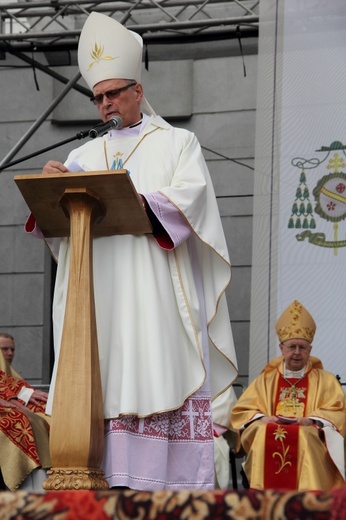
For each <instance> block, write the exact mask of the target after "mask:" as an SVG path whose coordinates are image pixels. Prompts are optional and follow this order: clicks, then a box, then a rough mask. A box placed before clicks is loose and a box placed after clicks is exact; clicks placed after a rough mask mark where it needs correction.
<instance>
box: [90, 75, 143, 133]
mask: <svg viewBox="0 0 346 520" xmlns="http://www.w3.org/2000/svg"><path fill="white" fill-rule="evenodd" d="M93 94H94V104H96V106H97V108H98V110H99V112H100V117H101V119H102V121H104V122H106V121H108V120H109V119H110V118H111V117H112V116H119V117H120V118H121V120H122V122H123V124H122V126H123V127H124V128H125V127H127V126H130V125H133V124H135V123H138V121H139V120H140V118H141V109H140V103H141V100H142V98H143V88H142V85H141V84H140V83H136V81H135V80H126V79H108V80H105V81H100V83H97V84H96V85H95V86H94V88H93Z"/></svg>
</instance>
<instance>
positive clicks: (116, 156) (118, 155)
mask: <svg viewBox="0 0 346 520" xmlns="http://www.w3.org/2000/svg"><path fill="white" fill-rule="evenodd" d="M156 130H159V127H158V126H157V127H156V128H154V129H153V130H151V131H150V132H147V133H146V134H144V135H142V137H141V138H140V140H139V141H138V143H137V144H136V146H135V147H134V148H133V149H132V151H131V152H130V153H129V155H128V156H127V157H126V159H125V161H123V160H122V159H121V156H122V155H123V153H122V152H120V151H118V152H116V153H115V154H113V157H114V160H115V162H116V165H117V167H116V168H115V169H116V170H121V169H122V168H123V167H124V166H125V163H127V161H128V160H129V159H130V157H132V155H133V154H134V153H135V151H136V150H137V148H138V147H139V145H140V144H141V143H142V142H143V140H144V139H145V138H146V137H147V135H150V134H152V133H153V132H156ZM111 142H112V141H106V140H105V141H103V153H104V156H105V161H106V167H107V170H108V171H110V170H111V169H110V167H109V162H108V156H107V143H111Z"/></svg>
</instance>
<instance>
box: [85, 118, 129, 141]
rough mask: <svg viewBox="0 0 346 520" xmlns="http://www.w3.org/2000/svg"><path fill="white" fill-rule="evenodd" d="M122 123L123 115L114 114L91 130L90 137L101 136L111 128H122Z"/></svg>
mask: <svg viewBox="0 0 346 520" xmlns="http://www.w3.org/2000/svg"><path fill="white" fill-rule="evenodd" d="M122 124H123V122H122V119H121V117H119V116H112V117H111V118H110V120H109V121H107V122H106V123H100V124H98V125H96V126H95V127H94V128H92V129H91V130H89V137H91V139H95V137H101V136H102V135H104V134H106V133H107V132H109V130H111V129H112V128H121V127H122Z"/></svg>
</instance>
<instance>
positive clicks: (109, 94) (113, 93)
mask: <svg viewBox="0 0 346 520" xmlns="http://www.w3.org/2000/svg"><path fill="white" fill-rule="evenodd" d="M135 85H137V81H133V82H132V83H129V84H128V85H125V86H124V87H120V88H116V89H114V90H107V91H106V92H104V93H103V94H96V96H92V97H91V98H90V101H91V102H92V103H94V105H101V103H102V102H103V96H106V98H107V99H109V100H110V101H113V99H116V98H117V97H118V96H119V94H120V92H124V90H127V89H128V88H130V87H134V86H135Z"/></svg>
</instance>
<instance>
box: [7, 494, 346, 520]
mask: <svg viewBox="0 0 346 520" xmlns="http://www.w3.org/2000/svg"><path fill="white" fill-rule="evenodd" d="M48 519H49V520H109V519H111V520H115V519H117V520H118V519H119V520H127V519H137V520H178V519H179V520H210V519H218V520H221V519H222V520H224V519H230V520H232V519H234V520H242V519H256V520H257V519H266V520H269V519H270V520H285V519H288V520H290V519H292V520H298V519H299V520H302V519H309V520H312V519H316V520H327V519H330V520H345V519H346V486H343V487H340V488H337V489H334V490H333V491H331V492H321V491H307V492H300V493H297V492H289V493H288V492H280V491H272V490H267V491H252V490H242V491H233V490H227V491H210V492H207V491H191V492H190V491H179V492H171V491H155V492H140V491H131V490H126V491H119V490H118V491H116V490H110V491H85V490H74V491H49V492H42V493H37V492H36V493H30V492H25V491H15V492H9V491H2V492H0V520H48Z"/></svg>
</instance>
